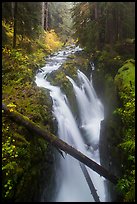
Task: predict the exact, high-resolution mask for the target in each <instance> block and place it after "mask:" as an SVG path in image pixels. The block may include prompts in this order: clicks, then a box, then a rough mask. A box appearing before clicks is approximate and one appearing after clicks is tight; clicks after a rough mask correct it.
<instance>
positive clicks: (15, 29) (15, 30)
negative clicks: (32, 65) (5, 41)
mask: <svg viewBox="0 0 137 204" xmlns="http://www.w3.org/2000/svg"><path fill="white" fill-rule="evenodd" d="M17 7H18V3H17V2H14V33H13V48H15V47H16V37H17V10H18V8H17Z"/></svg>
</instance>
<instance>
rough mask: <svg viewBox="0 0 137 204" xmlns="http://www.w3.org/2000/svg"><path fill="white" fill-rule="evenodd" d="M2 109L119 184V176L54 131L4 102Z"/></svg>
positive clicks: (17, 121)
mask: <svg viewBox="0 0 137 204" xmlns="http://www.w3.org/2000/svg"><path fill="white" fill-rule="evenodd" d="M2 109H3V110H4V112H5V114H6V115H8V116H9V117H10V118H11V119H12V120H14V121H15V122H16V123H19V124H21V125H22V126H25V127H26V128H27V129H28V130H29V131H30V132H33V133H35V134H37V135H38V136H41V137H43V138H45V139H46V140H47V141H48V142H49V143H51V144H52V145H53V146H55V147H56V148H57V149H59V150H63V151H64V152H66V153H68V154H69V155H71V156H72V157H74V158H75V159H77V160H79V161H80V162H82V163H84V164H85V165H87V166H88V167H89V168H91V169H92V170H93V171H96V172H97V173H98V174H100V176H103V177H105V178H106V179H108V180H110V181H111V182H112V183H114V184H117V181H118V178H117V177H116V176H114V175H112V174H111V173H110V172H109V171H107V170H106V169H105V168H104V167H102V166H101V165H99V164H97V163H96V162H94V161H93V160H91V159H90V158H88V157H87V156H85V155H84V154H83V153H81V152H80V151H78V150H76V149H75V148H73V147H72V146H70V145H68V144H67V143H66V142H64V141H63V140H61V139H59V138H58V137H56V136H55V135H53V134H52V133H50V132H48V131H46V130H43V129H42V128H41V127H39V126H38V125H36V124H35V123H34V122H32V121H30V120H29V119H27V118H26V117H25V116H23V115H22V114H20V113H18V112H16V111H11V110H10V109H9V108H7V106H5V105H4V104H2Z"/></svg>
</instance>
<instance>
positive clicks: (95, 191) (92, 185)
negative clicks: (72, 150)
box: [79, 162, 100, 202]
mask: <svg viewBox="0 0 137 204" xmlns="http://www.w3.org/2000/svg"><path fill="white" fill-rule="evenodd" d="M79 164H80V167H81V169H82V172H83V174H84V176H85V179H86V181H87V183H88V186H89V188H90V191H91V194H92V195H93V198H94V200H95V202H100V200H99V196H98V194H97V190H96V189H95V187H94V184H93V182H92V180H91V178H90V176H89V173H88V171H87V169H86V167H85V165H84V164H83V163H81V162H79Z"/></svg>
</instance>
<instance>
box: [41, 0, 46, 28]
mask: <svg viewBox="0 0 137 204" xmlns="http://www.w3.org/2000/svg"><path fill="white" fill-rule="evenodd" d="M41 7H42V8H41V25H42V28H43V29H44V12H45V2H41Z"/></svg>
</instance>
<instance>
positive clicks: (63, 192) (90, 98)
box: [35, 46, 107, 202]
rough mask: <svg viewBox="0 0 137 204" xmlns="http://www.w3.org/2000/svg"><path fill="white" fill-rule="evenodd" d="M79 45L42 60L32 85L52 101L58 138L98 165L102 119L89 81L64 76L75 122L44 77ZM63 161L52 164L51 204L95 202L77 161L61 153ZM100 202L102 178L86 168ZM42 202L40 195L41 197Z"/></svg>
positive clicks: (103, 193) (65, 102) (59, 93)
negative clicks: (72, 99)
mask: <svg viewBox="0 0 137 204" xmlns="http://www.w3.org/2000/svg"><path fill="white" fill-rule="evenodd" d="M76 51H81V48H79V46H77V47H75V46H68V47H66V48H64V49H63V50H61V51H58V52H57V53H55V54H54V55H52V56H49V57H48V58H47V59H46V65H45V66H44V67H42V69H41V71H38V73H37V74H36V80H35V82H36V84H37V86H39V87H44V88H46V89H48V90H49V93H50V96H51V98H52V102H53V106H52V111H53V117H55V119H56V121H57V126H58V127H57V129H58V137H60V138H61V139H62V140H64V141H65V142H67V143H68V144H70V145H72V146H73V147H75V148H76V149H77V150H79V151H81V152H82V153H84V154H85V155H87V156H88V157H89V158H91V159H93V160H94V161H95V162H97V163H98V164H100V155H99V148H98V146H99V137H100V123H101V120H103V118H104V110H103V105H102V104H101V102H100V100H99V99H98V97H97V95H96V92H95V90H94V88H93V85H92V76H91V77H90V79H88V78H87V76H86V75H85V74H84V73H83V72H82V71H80V70H77V78H78V80H77V82H76V81H74V80H73V79H72V78H71V76H66V77H67V79H68V80H69V82H70V83H71V84H72V87H73V91H74V94H75V96H76V103H77V107H78V110H79V112H78V114H79V116H78V117H79V120H77V119H76V116H75V115H74V113H72V109H71V104H70V101H69V99H68V98H67V96H66V94H65V93H64V92H62V91H61V89H60V87H59V86H53V85H51V83H50V82H49V81H48V79H47V78H48V75H49V74H50V73H51V72H53V71H55V70H57V69H59V68H60V66H61V65H62V63H64V62H65V60H66V59H67V57H68V56H69V55H71V54H72V53H75V52H76ZM63 155H64V158H63V157H62V156H61V155H60V158H59V159H57V161H56V181H55V185H54V186H53V188H54V195H53V196H52V198H51V199H50V201H52V202H95V200H94V198H93V196H92V194H91V192H90V189H89V186H88V184H87V181H86V179H85V177H84V174H83V172H82V169H81V168H80V165H79V161H77V160H76V159H74V158H73V157H71V156H69V155H68V154H65V153H63ZM86 169H87V171H88V173H89V175H90V178H91V180H92V182H93V184H94V187H95V189H96V190H97V194H98V196H99V199H100V201H101V202H107V198H106V197H107V196H106V189H105V179H104V178H103V177H101V176H100V175H99V174H97V173H96V172H95V171H92V170H91V169H90V168H88V167H86ZM41 201H43V202H44V196H43V197H42V198H41Z"/></svg>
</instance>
